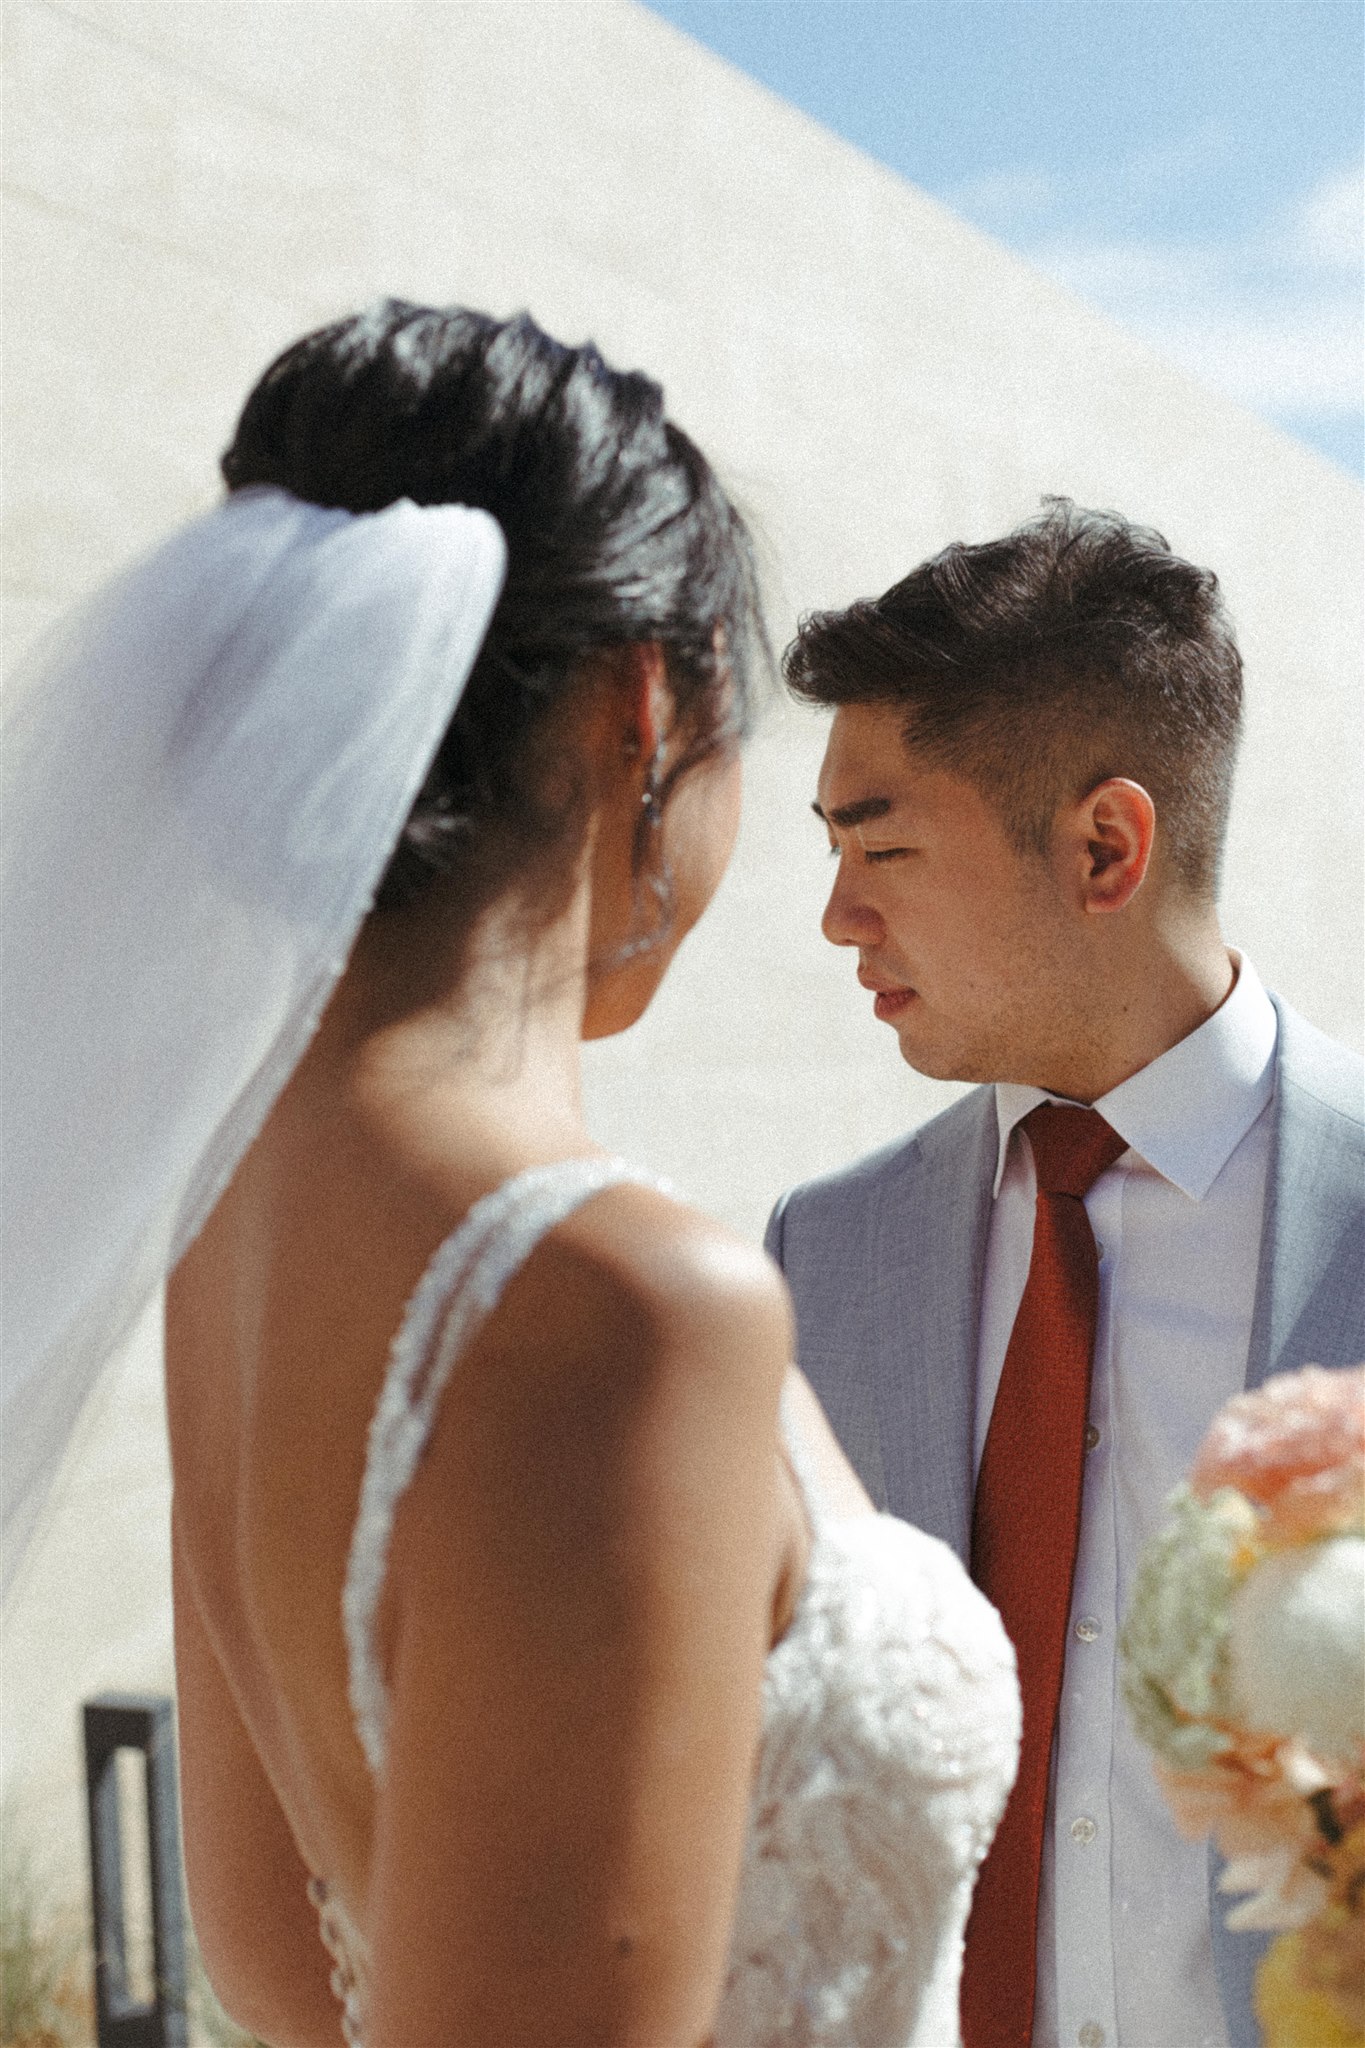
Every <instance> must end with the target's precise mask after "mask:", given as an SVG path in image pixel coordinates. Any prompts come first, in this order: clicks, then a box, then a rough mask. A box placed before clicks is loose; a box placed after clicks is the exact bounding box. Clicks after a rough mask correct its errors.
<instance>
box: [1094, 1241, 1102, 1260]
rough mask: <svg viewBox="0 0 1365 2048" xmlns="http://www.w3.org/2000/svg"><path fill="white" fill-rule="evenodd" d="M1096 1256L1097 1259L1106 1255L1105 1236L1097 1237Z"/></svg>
mask: <svg viewBox="0 0 1365 2048" xmlns="http://www.w3.org/2000/svg"><path fill="white" fill-rule="evenodd" d="M1095 1257H1096V1258H1097V1259H1102V1258H1103V1257H1104V1240H1103V1238H1099V1237H1097V1238H1096V1239H1095Z"/></svg>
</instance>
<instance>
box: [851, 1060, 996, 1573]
mask: <svg viewBox="0 0 1365 2048" xmlns="http://www.w3.org/2000/svg"><path fill="white" fill-rule="evenodd" d="M996 1144H997V1134H996V1122H995V1101H994V1096H993V1094H992V1091H991V1090H990V1089H989V1088H981V1089H978V1090H977V1091H976V1092H975V1093H974V1094H973V1095H971V1096H969V1097H967V1098H966V1100H965V1101H963V1102H962V1103H960V1104H958V1105H956V1106H955V1108H954V1109H953V1110H952V1111H950V1112H949V1113H948V1114H947V1115H946V1116H943V1117H940V1118H936V1119H935V1121H934V1123H933V1124H932V1125H929V1126H927V1127H926V1128H925V1130H924V1131H922V1132H921V1133H920V1134H919V1135H918V1137H917V1138H916V1140H915V1143H914V1145H913V1146H912V1147H911V1148H910V1149H909V1150H908V1151H907V1153H906V1155H905V1158H904V1161H903V1164H902V1165H901V1168H900V1170H899V1171H898V1173H897V1174H896V1176H895V1178H894V1180H893V1182H892V1183H891V1185H890V1186H889V1187H888V1188H887V1189H886V1191H885V1198H884V1200H883V1201H882V1203H881V1204H880V1205H879V1208H878V1213H877V1219H876V1225H875V1228H874V1230H873V1232H872V1233H871V1235H872V1237H873V1239H874V1242H873V1243H872V1244H871V1246H870V1247H869V1250H870V1253H871V1259H872V1276H873V1284H874V1286H875V1287H876V1288H877V1293H878V1302H877V1332H878V1345H879V1356H878V1367H879V1371H878V1401H879V1410H880V1422H881V1443H882V1457H883V1460H884V1464H885V1470H886V1489H887V1504H888V1506H889V1508H890V1510H891V1512H892V1513H893V1514H896V1515H900V1516H902V1517H904V1518H905V1519H906V1520H907V1521H912V1522H915V1523H917V1524H918V1526H919V1527H920V1528H921V1529H925V1530H927V1531H928V1532H929V1534H930V1535H932V1536H938V1537H940V1538H941V1539H942V1541H943V1542H945V1543H947V1544H949V1545H951V1547H952V1548H953V1549H954V1550H955V1551H956V1552H957V1554H958V1556H959V1557H960V1558H961V1559H962V1560H963V1562H964V1563H965V1562H966V1560H967V1555H968V1550H969V1547H970V1540H971V1512H972V1427H973V1417H974V1412H975V1393H976V1350H977V1332H978V1327H979V1324H980V1314H981V1282H982V1273H983V1269H984V1265H985V1249H986V1229H987V1224H988V1221H989V1216H990V1202H991V1182H992V1180H993V1178H994V1172H995V1158H996Z"/></svg>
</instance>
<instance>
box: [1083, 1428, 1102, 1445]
mask: <svg viewBox="0 0 1365 2048" xmlns="http://www.w3.org/2000/svg"><path fill="white" fill-rule="evenodd" d="M1099 1440H1100V1433H1099V1431H1098V1430H1097V1429H1096V1427H1095V1425H1094V1423H1093V1422H1087V1423H1086V1425H1085V1447H1086V1449H1087V1450H1088V1451H1093V1450H1094V1448H1095V1446H1096V1444H1097V1443H1098V1442H1099Z"/></svg>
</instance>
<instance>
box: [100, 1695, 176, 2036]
mask: <svg viewBox="0 0 1365 2048" xmlns="http://www.w3.org/2000/svg"><path fill="white" fill-rule="evenodd" d="M82 1712H83V1717H84V1724H85V1781H86V1791H87V1795H88V1799H89V1811H90V1896H91V1902H92V1906H93V1911H94V1936H95V2025H96V2038H97V2040H98V2043H99V2048H188V2044H189V2012H188V2003H187V1996H186V1993H187V1978H186V1968H185V1961H186V1957H185V1947H186V1944H185V1905H184V1899H185V1888H184V1879H183V1875H182V1871H181V1861H180V1801H179V1797H178V1794H177V1791H176V1769H175V1714H174V1709H173V1707H172V1704H171V1702H170V1700H169V1699H164V1698H161V1697H159V1696H156V1695H144V1694H133V1693H102V1694H101V1695H100V1696H99V1698H98V1699H94V1700H88V1701H87V1702H86V1704H85V1706H84V1708H83V1710H82ZM121 1749H132V1750H137V1751H139V1752H140V1753H141V1755H142V1756H143V1757H145V1759H146V1764H147V1839H148V1842H149V1844H150V1851H151V1881H152V1882H151V1893H152V1955H153V1972H154V1986H155V1996H154V1997H153V1999H152V2001H151V2003H150V2004H149V2003H147V2002H146V2001H145V2000H143V1999H136V1998H134V1997H133V1996H132V1995H131V1993H130V1991H129V1988H128V1936H127V1925H126V1922H125V1919H124V1903H123V1820H122V1815H121V1814H120V1812H119V1793H118V1776H117V1771H116V1768H115V1759H116V1758H117V1755H118V1752H119V1751H120V1750H121Z"/></svg>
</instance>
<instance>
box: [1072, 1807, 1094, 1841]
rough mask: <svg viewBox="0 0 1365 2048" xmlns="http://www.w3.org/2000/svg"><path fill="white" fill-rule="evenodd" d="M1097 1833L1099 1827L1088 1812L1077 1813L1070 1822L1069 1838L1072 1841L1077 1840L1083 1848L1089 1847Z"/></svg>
mask: <svg viewBox="0 0 1365 2048" xmlns="http://www.w3.org/2000/svg"><path fill="white" fill-rule="evenodd" d="M1098 1833H1099V1829H1098V1828H1097V1827H1096V1826H1095V1823H1094V1821H1093V1820H1091V1818H1090V1815H1089V1814H1088V1813H1082V1814H1078V1815H1077V1817H1076V1819H1075V1820H1073V1821H1072V1823H1071V1839H1072V1841H1073V1842H1079V1843H1080V1845H1081V1847H1082V1848H1083V1849H1088V1848H1089V1847H1090V1844H1091V1843H1092V1842H1093V1841H1094V1839H1095V1837H1096V1835H1097V1834H1098Z"/></svg>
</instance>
